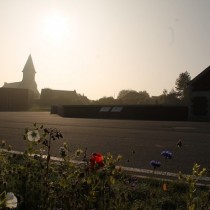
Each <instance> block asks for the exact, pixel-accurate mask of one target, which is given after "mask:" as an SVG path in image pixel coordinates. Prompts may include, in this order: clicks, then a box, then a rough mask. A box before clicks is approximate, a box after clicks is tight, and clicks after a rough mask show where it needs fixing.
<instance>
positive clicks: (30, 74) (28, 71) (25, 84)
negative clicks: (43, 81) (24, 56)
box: [19, 55, 40, 99]
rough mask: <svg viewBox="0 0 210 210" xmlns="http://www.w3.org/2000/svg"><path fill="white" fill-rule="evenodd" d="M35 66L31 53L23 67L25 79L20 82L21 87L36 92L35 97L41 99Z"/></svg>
mask: <svg viewBox="0 0 210 210" xmlns="http://www.w3.org/2000/svg"><path fill="white" fill-rule="evenodd" d="M35 74H36V71H35V68H34V64H33V61H32V57H31V55H29V57H28V60H27V62H26V64H25V66H24V68H23V79H22V81H21V82H20V85H19V88H26V89H29V90H32V91H33V92H34V99H39V97H40V94H39V91H38V89H37V84H36V81H35Z"/></svg>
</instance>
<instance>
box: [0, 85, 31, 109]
mask: <svg viewBox="0 0 210 210" xmlns="http://www.w3.org/2000/svg"><path fill="white" fill-rule="evenodd" d="M32 103H33V92H32V91H31V90H29V89H20V88H0V111H25V110H28V109H29V108H30V107H31V106H32Z"/></svg>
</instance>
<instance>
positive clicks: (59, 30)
mask: <svg viewBox="0 0 210 210" xmlns="http://www.w3.org/2000/svg"><path fill="white" fill-rule="evenodd" d="M67 32H68V25H67V20H66V18H65V17H63V16H62V15H60V14H53V15H52V16H50V17H48V18H46V19H45V21H44V35H45V37H46V38H47V39H48V40H49V39H51V41H53V42H61V41H62V40H63V38H64V37H65V36H66V35H67Z"/></svg>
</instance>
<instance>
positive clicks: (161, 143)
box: [0, 112, 210, 173]
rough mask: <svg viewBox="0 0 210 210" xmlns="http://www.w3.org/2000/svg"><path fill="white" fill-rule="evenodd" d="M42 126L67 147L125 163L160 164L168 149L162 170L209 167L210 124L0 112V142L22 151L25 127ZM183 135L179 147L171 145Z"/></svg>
mask: <svg viewBox="0 0 210 210" xmlns="http://www.w3.org/2000/svg"><path fill="white" fill-rule="evenodd" d="M34 122H36V123H38V124H44V125H45V126H46V127H52V128H57V129H59V130H60V131H61V132H62V133H63V135H64V140H63V141H62V142H64V141H65V142H67V143H68V144H69V145H70V146H71V148H72V151H74V150H76V149H77V148H80V149H85V148H86V147H87V153H88V155H90V154H91V153H92V152H101V153H103V154H106V153H107V152H111V153H112V154H113V155H117V154H121V155H122V156H123V162H122V164H123V165H124V166H129V167H136V168H143V169H151V167H150V165H149V162H150V160H152V159H155V160H160V161H161V162H162V163H164V159H163V157H161V155H160V153H161V151H163V150H170V151H172V152H173V159H172V160H169V161H168V162H167V163H166V164H163V166H162V169H163V170H167V171H171V172H178V171H179V170H181V171H182V172H184V173H190V172H191V168H192V165H193V163H195V162H197V163H199V164H201V165H202V166H203V167H209V166H210V123H200V122H166V121H134V120H105V119H100V120H97V119H76V118H62V117H60V116H57V115H51V114H50V113H49V112H0V140H1V139H4V140H6V141H7V142H8V143H9V144H11V145H12V146H13V149H14V150H21V151H22V150H24V148H25V146H26V142H25V141H23V140H22V134H23V131H24V128H26V127H32V124H33V123H34ZM179 139H182V142H183V147H182V148H181V149H178V148H177V147H176V143H177V141H178V140H179ZM62 142H61V141H56V142H54V146H53V154H54V155H58V148H59V147H60V146H61V145H62Z"/></svg>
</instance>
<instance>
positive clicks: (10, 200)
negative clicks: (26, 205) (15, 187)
mask: <svg viewBox="0 0 210 210" xmlns="http://www.w3.org/2000/svg"><path fill="white" fill-rule="evenodd" d="M6 207H7V208H10V209H12V208H16V207H17V198H16V197H15V195H14V193H12V192H9V193H7V194H6Z"/></svg>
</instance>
